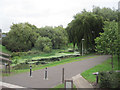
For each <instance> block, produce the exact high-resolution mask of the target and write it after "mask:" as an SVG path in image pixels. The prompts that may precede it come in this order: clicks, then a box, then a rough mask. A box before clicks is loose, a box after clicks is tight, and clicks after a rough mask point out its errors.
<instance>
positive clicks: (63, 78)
mask: <svg viewBox="0 0 120 90" xmlns="http://www.w3.org/2000/svg"><path fill="white" fill-rule="evenodd" d="M62 83H64V68H63V69H62Z"/></svg>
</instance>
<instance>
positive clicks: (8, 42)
mask: <svg viewBox="0 0 120 90" xmlns="http://www.w3.org/2000/svg"><path fill="white" fill-rule="evenodd" d="M37 37H38V34H37V33H36V32H35V31H34V29H33V28H32V25H30V24H28V23H19V24H13V25H12V26H11V30H10V31H9V33H8V34H7V36H6V37H5V38H4V39H3V44H4V43H5V46H6V48H7V49H8V50H10V51H14V52H18V51H28V50H30V49H31V48H32V47H34V43H35V41H36V39H37Z"/></svg>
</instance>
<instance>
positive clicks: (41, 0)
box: [0, 0, 120, 32]
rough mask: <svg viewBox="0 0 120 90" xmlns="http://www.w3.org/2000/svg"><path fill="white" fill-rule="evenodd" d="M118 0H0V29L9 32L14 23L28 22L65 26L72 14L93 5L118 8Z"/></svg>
mask: <svg viewBox="0 0 120 90" xmlns="http://www.w3.org/2000/svg"><path fill="white" fill-rule="evenodd" d="M119 1H120V0H0V29H2V32H9V30H10V26H11V25H12V24H13V23H14V24H17V23H24V22H28V23H30V24H32V25H35V26H37V27H38V28H40V27H44V26H59V25H63V27H64V28H65V27H67V25H68V23H70V22H71V21H72V20H73V16H74V15H76V14H77V13H80V12H81V11H82V10H83V9H86V10H87V11H91V10H92V8H93V5H94V6H99V7H101V8H102V7H107V8H113V7H114V8H115V9H118V2H119Z"/></svg>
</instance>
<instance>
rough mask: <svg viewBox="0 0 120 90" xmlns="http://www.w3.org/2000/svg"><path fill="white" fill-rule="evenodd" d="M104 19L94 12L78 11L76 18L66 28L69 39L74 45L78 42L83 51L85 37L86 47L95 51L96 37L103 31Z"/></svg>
mask: <svg viewBox="0 0 120 90" xmlns="http://www.w3.org/2000/svg"><path fill="white" fill-rule="evenodd" d="M102 26H103V20H102V17H101V16H98V15H95V14H93V13H92V12H86V11H85V10H84V11H83V12H82V13H78V14H77V15H75V16H74V20H72V22H71V23H69V24H68V27H67V28H66V30H67V32H68V35H69V39H70V41H72V43H73V45H74V46H75V44H77V46H78V48H79V50H80V52H81V44H82V39H83V38H84V39H85V41H84V49H86V50H87V51H94V49H95V42H94V39H95V38H96V37H98V36H99V32H102V31H103V30H102Z"/></svg>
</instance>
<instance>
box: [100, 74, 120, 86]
mask: <svg viewBox="0 0 120 90" xmlns="http://www.w3.org/2000/svg"><path fill="white" fill-rule="evenodd" d="M99 77H100V83H99V85H100V88H120V73H118V72H100V75H99Z"/></svg>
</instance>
